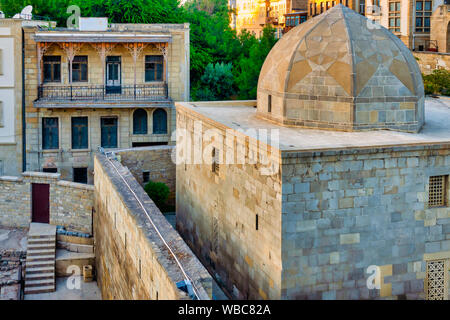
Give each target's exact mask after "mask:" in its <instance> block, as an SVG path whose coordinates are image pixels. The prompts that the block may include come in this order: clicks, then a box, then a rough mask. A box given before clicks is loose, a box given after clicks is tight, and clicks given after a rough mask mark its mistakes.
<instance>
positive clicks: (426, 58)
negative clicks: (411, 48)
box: [413, 52, 450, 74]
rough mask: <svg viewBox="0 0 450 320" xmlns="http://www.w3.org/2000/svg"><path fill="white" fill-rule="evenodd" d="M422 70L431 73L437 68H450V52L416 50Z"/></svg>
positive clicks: (415, 54) (424, 72) (415, 55)
mask: <svg viewBox="0 0 450 320" xmlns="http://www.w3.org/2000/svg"><path fill="white" fill-rule="evenodd" d="M413 54H414V57H416V60H417V63H418V64H419V67H420V71H422V73H423V74H430V73H432V72H433V70H435V69H446V70H450V53H437V52H414V53H413Z"/></svg>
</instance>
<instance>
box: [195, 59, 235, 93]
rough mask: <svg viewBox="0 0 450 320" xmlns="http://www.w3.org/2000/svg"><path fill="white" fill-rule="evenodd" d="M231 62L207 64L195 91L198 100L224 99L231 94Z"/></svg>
mask: <svg viewBox="0 0 450 320" xmlns="http://www.w3.org/2000/svg"><path fill="white" fill-rule="evenodd" d="M231 69H232V65H231V63H223V62H222V63H216V64H215V65H213V64H212V63H210V64H208V65H207V66H206V69H205V73H204V74H203V76H202V78H201V79H200V88H199V89H198V90H197V91H196V94H197V97H196V98H197V99H198V100H203V101H207V100H224V99H229V98H230V96H231V95H232V94H233V73H232V72H231Z"/></svg>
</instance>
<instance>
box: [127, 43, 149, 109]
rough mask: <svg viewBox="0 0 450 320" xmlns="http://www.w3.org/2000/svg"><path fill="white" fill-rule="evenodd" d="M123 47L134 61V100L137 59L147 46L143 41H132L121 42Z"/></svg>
mask: <svg viewBox="0 0 450 320" xmlns="http://www.w3.org/2000/svg"><path fill="white" fill-rule="evenodd" d="M123 46H124V47H125V49H127V50H128V52H129V53H130V55H131V57H132V58H133V62H134V99H135V100H136V94H137V93H136V85H137V60H138V59H139V57H140V56H141V54H142V51H144V49H145V47H146V46H147V45H146V44H145V43H141V42H134V43H123Z"/></svg>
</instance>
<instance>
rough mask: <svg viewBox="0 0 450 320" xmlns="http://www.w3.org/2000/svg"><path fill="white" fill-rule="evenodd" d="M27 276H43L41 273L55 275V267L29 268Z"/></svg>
mask: <svg viewBox="0 0 450 320" xmlns="http://www.w3.org/2000/svg"><path fill="white" fill-rule="evenodd" d="M25 273H26V275H31V274H41V273H53V274H54V273H55V266H54V265H52V266H45V267H27V268H26V269H25Z"/></svg>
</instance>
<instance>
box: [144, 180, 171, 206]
mask: <svg viewBox="0 0 450 320" xmlns="http://www.w3.org/2000/svg"><path fill="white" fill-rule="evenodd" d="M144 190H145V192H147V194H148V196H149V197H150V199H152V200H153V202H154V203H155V204H156V206H157V207H158V208H159V209H160V210H161V211H163V209H164V208H165V206H166V203H167V199H168V198H169V194H170V189H169V187H168V186H167V185H166V184H165V183H162V182H153V181H149V182H148V183H147V184H146V185H145V186H144Z"/></svg>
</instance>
